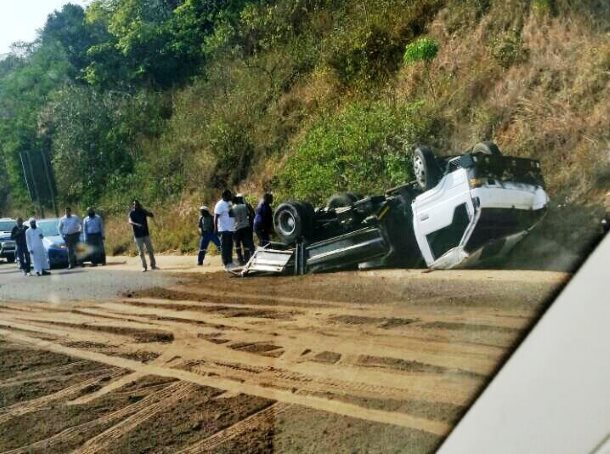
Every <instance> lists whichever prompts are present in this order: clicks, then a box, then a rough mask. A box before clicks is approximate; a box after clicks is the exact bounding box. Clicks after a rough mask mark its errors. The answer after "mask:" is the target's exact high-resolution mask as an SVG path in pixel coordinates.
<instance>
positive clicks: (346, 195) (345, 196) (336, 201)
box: [326, 192, 360, 208]
mask: <svg viewBox="0 0 610 454" xmlns="http://www.w3.org/2000/svg"><path fill="white" fill-rule="evenodd" d="M359 199H360V197H358V196H357V195H356V194H354V193H353V192H339V193H337V194H335V195H333V196H332V197H331V198H330V199H328V202H326V207H327V208H341V207H350V206H352V205H353V204H354V203H356V202H357V201H358V200H359Z"/></svg>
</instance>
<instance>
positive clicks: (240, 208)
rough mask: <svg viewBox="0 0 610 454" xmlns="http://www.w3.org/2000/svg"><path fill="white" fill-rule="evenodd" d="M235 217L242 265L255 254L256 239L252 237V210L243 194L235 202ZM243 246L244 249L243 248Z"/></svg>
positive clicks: (238, 251) (234, 239)
mask: <svg viewBox="0 0 610 454" xmlns="http://www.w3.org/2000/svg"><path fill="white" fill-rule="evenodd" d="M233 218H234V219H235V233H234V234H233V241H234V242H235V251H236V252H237V260H239V264H240V265H245V264H246V263H247V262H248V260H250V257H251V256H252V254H254V240H253V239H252V227H251V225H252V224H251V219H250V210H248V206H247V205H246V203H245V201H244V196H243V194H237V195H236V196H235V199H234V204H233ZM242 246H243V250H242Z"/></svg>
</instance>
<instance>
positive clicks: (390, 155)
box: [108, 0, 610, 268]
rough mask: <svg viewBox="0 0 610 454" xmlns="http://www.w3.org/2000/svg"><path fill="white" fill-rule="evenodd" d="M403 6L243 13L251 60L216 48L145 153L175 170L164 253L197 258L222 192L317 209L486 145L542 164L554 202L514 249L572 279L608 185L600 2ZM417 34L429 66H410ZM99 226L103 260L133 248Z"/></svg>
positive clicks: (156, 205)
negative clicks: (411, 164) (306, 203)
mask: <svg viewBox="0 0 610 454" xmlns="http://www.w3.org/2000/svg"><path fill="white" fill-rule="evenodd" d="M398 3H399V2H387V1H381V0H378V1H375V2H373V4H370V5H369V3H368V2H367V3H366V4H361V3H360V2H347V3H346V5H344V6H342V7H337V6H317V7H314V8H311V9H309V10H307V12H306V13H303V14H300V15H297V16H295V15H292V16H290V15H289V14H285V12H284V11H282V7H281V6H280V7H276V8H273V7H268V8H267V7H253V8H251V10H250V15H249V16H247V15H243V16H242V24H241V27H242V28H241V29H240V30H241V31H240V33H238V34H237V35H236V36H237V37H234V39H241V40H246V39H248V40H250V41H251V42H252V46H254V47H255V48H256V49H255V50H254V51H251V52H250V53H248V54H247V55H244V54H243V53H241V54H239V53H233V52H231V51H230V46H229V44H230V43H229V42H228V41H230V40H228V41H227V40H225V41H223V40H222V39H220V37H217V38H218V46H217V50H216V51H215V52H214V53H212V55H213V58H212V59H210V62H209V64H208V67H207V71H206V77H205V78H202V79H201V80H198V81H196V82H194V83H193V84H191V85H190V86H188V87H186V88H183V89H181V90H180V91H178V92H176V93H175V94H174V98H173V115H172V117H171V119H170V120H169V121H168V124H167V128H166V130H165V131H164V133H163V134H162V135H161V137H160V138H159V140H158V141H156V142H151V143H144V144H142V146H143V150H144V156H145V159H148V160H149V161H150V163H151V164H150V165H151V168H152V169H153V170H152V172H153V173H155V172H156V173H163V169H162V167H163V166H164V165H166V164H167V163H168V162H170V161H171V162H174V161H176V160H178V161H180V162H181V164H182V165H181V166H178V167H179V169H180V172H181V174H180V175H179V176H180V180H179V181H180V185H179V187H181V188H182V190H183V191H182V192H181V193H180V194H179V195H176V194H172V196H171V197H167V198H165V199H164V200H163V201H162V202H161V201H159V199H158V198H157V199H155V198H154V196H153V195H152V194H153V193H152V192H151V191H150V190H149V191H148V194H150V195H149V198H150V200H146V195H147V194H145V195H144V196H143V199H144V202H145V203H146V204H148V205H152V206H151V208H152V209H153V210H155V211H156V212H157V224H156V225H155V226H154V227H153V230H154V233H153V237H154V240H155V244H156V246H157V248H158V249H159V250H175V251H179V252H187V251H192V250H194V248H195V247H196V229H195V223H196V219H197V207H198V205H199V204H200V203H201V201H202V200H203V201H205V202H206V203H207V204H208V205H213V202H214V200H215V199H216V197H217V193H218V192H217V191H218V188H219V186H220V185H221V184H219V182H225V181H226V182H229V184H230V185H232V186H233V188H234V189H235V190H238V191H243V192H246V193H249V194H253V195H259V194H260V193H261V192H262V191H263V190H265V189H272V190H274V191H275V192H276V193H277V194H278V196H279V199H282V198H306V199H309V200H313V201H315V202H318V203H320V202H323V200H324V199H325V198H326V197H328V196H330V195H331V194H332V193H333V192H336V191H340V190H346V189H349V190H353V191H357V192H363V193H367V192H371V191H382V190H383V189H384V188H386V187H388V186H391V185H392V184H395V183H398V182H400V181H404V180H405V179H409V178H410V175H409V174H410V170H409V169H408V152H409V150H410V148H411V147H412V146H413V145H414V144H416V143H422V142H424V143H429V144H431V145H432V146H434V147H436V148H437V149H439V150H441V151H442V152H459V151H462V150H465V149H467V148H468V147H470V146H472V145H473V144H474V143H476V142H478V141H480V140H484V139H491V140H494V141H495V142H497V143H498V145H499V146H500V147H501V149H503V150H504V152H505V153H506V154H511V155H516V156H523V157H532V158H536V159H539V160H540V161H541V162H542V166H543V171H544V175H545V178H546V182H547V185H548V190H549V193H550V195H551V197H552V200H553V203H552V209H551V212H550V213H549V216H548V217H547V220H546V221H545V223H544V225H542V226H541V229H539V231H538V234H537V235H534V236H533V237H532V239H530V240H529V242H526V243H525V244H524V247H523V248H521V249H522V251H523V250H526V251H528V252H530V254H529V255H532V254H531V251H532V248H533V249H535V251H536V255H537V257H538V258H539V259H538V260H537V262H536V263H535V264H533V266H545V265H546V266H550V267H552V268H570V267H571V266H572V265H573V264H574V263H575V262H576V261H577V260H578V257H579V256H582V255H583V254H584V253H585V252H586V251H587V250H588V247H590V245H591V244H592V242H594V241H596V239H597V238H598V225H597V219H598V217H599V216H600V213H601V206H600V205H601V201H602V200H603V194H604V193H605V192H606V191H607V190H608V189H609V188H610V133H609V131H608V124H610V34H609V33H608V30H609V24H610V6H607V5H606V4H604V3H603V2H578V5H576V3H577V2H569V1H567V0H566V1H560V0H558V1H551V0H547V1H544V0H537V1H532V2H530V1H509V2H499V1H465V2H462V1H446V2H440V1H419V2H409V5H411V6H410V7H406V6H405V5H402V4H398ZM263 19H264V20H263ZM273 27H275V28H273ZM289 27H292V28H291V29H290V30H288V28H289ZM422 36H427V37H431V38H433V39H434V40H436V41H437V42H438V44H439V49H440V50H439V53H438V55H437V56H436V58H434V59H433V60H432V61H431V62H430V63H429V64H427V65H426V64H423V63H417V64H411V65H404V64H403V62H402V54H403V52H404V48H405V45H406V44H408V43H409V42H412V41H413V40H415V39H417V38H418V37H422ZM159 150H164V151H165V154H164V155H163V156H164V157H163V158H162V159H161V158H159V160H158V161H155V159H156V157H155V156H156V153H158V152H159ZM168 150H171V151H168ZM155 162H157V163H156V164H155ZM167 166H168V167H167V168H168V169H170V168H172V167H171V166H170V165H169V164H167ZM166 177H167V179H171V178H173V177H176V178H177V177H178V175H173V174H169V173H168V174H167V175H166ZM159 184H160V185H162V184H164V183H163V182H162V181H161V180H159ZM214 188H217V189H214ZM155 200H157V201H155ZM108 224H109V231H110V233H109V235H108V236H109V246H110V249H111V251H113V252H123V251H125V250H129V249H130V248H132V246H131V240H130V237H129V228H128V226H127V225H126V224H125V223H124V214H121V215H120V216H118V217H117V218H116V219H110V220H109V223H108ZM518 253H519V251H517V254H518ZM515 263H517V264H521V265H524V262H523V260H521V261H520V260H519V259H518V258H517V259H515Z"/></svg>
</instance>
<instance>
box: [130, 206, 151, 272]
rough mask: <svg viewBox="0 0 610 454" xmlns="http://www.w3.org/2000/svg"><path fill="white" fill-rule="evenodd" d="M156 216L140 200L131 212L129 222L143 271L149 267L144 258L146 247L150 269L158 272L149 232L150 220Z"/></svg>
mask: <svg viewBox="0 0 610 454" xmlns="http://www.w3.org/2000/svg"><path fill="white" fill-rule="evenodd" d="M153 217H154V215H153V214H152V213H151V212H150V211H148V210H145V209H144V208H143V207H142V204H141V203H140V201H139V200H134V201H133V204H132V208H131V211H130V212H129V218H128V220H127V222H129V224H131V227H132V228H133V237H134V241H135V243H136V246H137V248H138V252H139V253H140V259H141V260H142V271H146V270H147V269H148V266H147V265H146V257H145V256H144V246H146V251H147V252H148V257H149V259H150V269H152V270H157V269H158V268H157V261H156V260H155V251H154V250H153V245H152V241H151V240H150V232H149V231H148V219H147V218H153Z"/></svg>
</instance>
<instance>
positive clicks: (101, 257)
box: [11, 207, 106, 276]
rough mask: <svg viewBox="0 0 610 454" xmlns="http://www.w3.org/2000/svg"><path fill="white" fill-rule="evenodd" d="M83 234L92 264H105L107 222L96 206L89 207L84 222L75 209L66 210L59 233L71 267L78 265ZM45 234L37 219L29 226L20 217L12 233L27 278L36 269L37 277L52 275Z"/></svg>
mask: <svg viewBox="0 0 610 454" xmlns="http://www.w3.org/2000/svg"><path fill="white" fill-rule="evenodd" d="M81 233H82V235H83V237H84V238H83V239H84V240H85V242H86V244H87V245H88V246H89V247H90V249H91V251H92V252H91V264H92V266H97V265H98V264H100V263H101V264H105V262H106V255H105V254H104V222H103V221H102V218H101V217H100V216H99V215H98V214H96V212H95V209H93V208H92V207H89V208H87V216H86V217H85V218H84V219H83V220H82V221H81V219H80V217H79V216H77V215H75V214H72V209H71V208H70V207H66V209H65V214H64V216H63V217H62V218H61V219H60V220H59V222H58V224H57V234H58V235H61V236H62V238H63V240H64V243H65V245H66V249H67V252H68V268H74V267H75V266H77V264H78V262H77V258H76V246H77V244H78V242H79V241H80V236H81ZM43 238H44V232H43V231H42V229H41V228H40V227H39V226H38V223H37V220H36V218H34V217H32V218H30V219H29V221H28V225H26V224H25V223H24V221H23V218H21V217H19V218H17V223H16V225H15V226H14V227H13V229H12V231H11V239H12V240H14V241H15V246H16V248H15V256H16V259H17V260H18V261H19V268H20V269H21V270H22V271H23V274H24V275H25V276H30V275H31V269H32V267H33V268H34V272H35V273H36V276H45V275H48V274H50V273H49V271H48V269H49V268H50V266H49V265H50V264H49V259H48V256H47V251H46V249H45V247H44V244H43Z"/></svg>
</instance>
